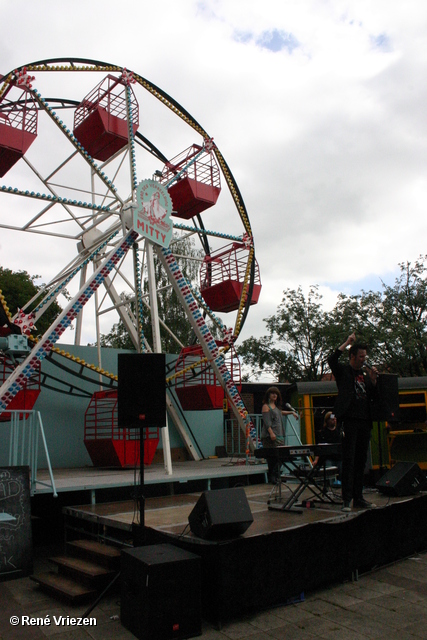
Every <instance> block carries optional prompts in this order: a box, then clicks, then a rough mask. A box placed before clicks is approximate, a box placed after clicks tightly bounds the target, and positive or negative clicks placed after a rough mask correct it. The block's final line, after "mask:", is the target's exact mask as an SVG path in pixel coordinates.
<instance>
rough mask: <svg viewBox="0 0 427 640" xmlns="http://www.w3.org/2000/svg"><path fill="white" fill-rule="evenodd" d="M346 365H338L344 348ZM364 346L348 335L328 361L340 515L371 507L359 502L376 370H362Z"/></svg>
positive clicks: (354, 337)
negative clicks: (337, 438)
mask: <svg viewBox="0 0 427 640" xmlns="http://www.w3.org/2000/svg"><path fill="white" fill-rule="evenodd" d="M349 346H350V349H349V362H348V364H342V363H341V362H339V358H340V356H341V355H342V354H343V353H344V351H345V350H346V349H347V347H349ZM366 349H367V347H366V345H365V344H361V343H357V342H356V335H355V334H354V333H352V334H351V335H350V336H349V337H348V338H347V340H346V341H345V342H344V343H343V344H342V345H341V346H340V347H338V349H336V350H335V351H334V352H333V353H332V354H331V355H330V356H329V358H328V363H329V366H330V367H331V371H332V373H333V375H334V377H335V380H336V383H337V386H338V397H337V400H336V402H335V406H334V413H335V415H336V416H337V419H338V421H339V422H340V424H341V428H342V476H341V482H342V498H343V507H342V510H343V511H351V501H352V500H353V506H354V507H363V508H365V509H367V508H371V507H374V506H375V505H373V504H371V503H370V502H368V501H367V500H365V499H364V498H363V473H364V469H365V464H366V459H367V455H368V447H369V441H370V438H371V430H372V418H371V403H372V400H373V399H374V398H375V396H376V394H377V377H378V372H377V371H376V369H372V368H369V369H368V370H366V369H365V368H364V364H365V359H366Z"/></svg>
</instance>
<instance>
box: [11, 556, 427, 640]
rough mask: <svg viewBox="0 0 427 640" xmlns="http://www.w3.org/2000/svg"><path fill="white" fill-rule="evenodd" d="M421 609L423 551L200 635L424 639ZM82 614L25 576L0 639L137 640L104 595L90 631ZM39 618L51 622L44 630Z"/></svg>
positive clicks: (424, 600) (426, 579)
mask: <svg viewBox="0 0 427 640" xmlns="http://www.w3.org/2000/svg"><path fill="white" fill-rule="evenodd" d="M46 553H47V550H45V551H42V550H38V551H37V550H36V559H35V567H34V570H35V572H38V571H41V570H43V568H44V566H45V564H46V559H45V557H46ZM273 588H274V587H273ZM426 605H427V553H425V554H421V555H417V556H413V557H411V558H408V559H406V560H402V561H400V562H399V563H396V564H393V565H390V566H389V567H384V568H382V569H379V570H377V571H375V572H372V573H369V574H366V575H363V576H360V577H359V580H358V581H357V582H352V583H345V584H339V585H333V586H331V587H330V588H328V589H323V590H321V591H317V592H315V593H310V594H305V601H304V602H300V603H298V604H294V605H289V606H284V607H276V608H274V609H271V610H269V611H264V612H262V613H256V614H254V615H249V616H244V617H237V618H236V620H234V621H233V622H229V623H227V624H224V625H223V627H222V629H221V630H218V629H215V628H213V627H212V626H210V625H209V624H207V623H203V634H202V636H201V637H202V638H203V640H227V639H229V640H246V639H248V640H271V639H274V638H278V639H280V640H282V639H283V640H294V639H295V640H305V639H307V640H311V639H313V638H323V639H325V640H326V639H328V640H353V639H354V640H356V639H357V640H365V639H367V638H369V639H374V638H378V639H380V638H384V639H387V640H393V639H394V638H396V639H398V640H409V639H410V638H418V639H419V638H422V639H423V640H425V639H426V638H427V606H426ZM86 609H87V606H80V607H70V606H66V605H64V604H61V603H59V602H58V601H56V600H54V599H52V598H50V597H49V596H47V595H45V594H44V593H43V592H42V591H40V590H39V588H38V587H37V586H36V585H35V583H34V582H32V581H31V580H30V579H29V578H23V579H20V580H14V581H9V582H3V583H0V640H9V639H18V638H25V639H27V638H28V639H29V640H31V639H33V638H34V639H37V638H38V639H45V638H46V637H53V638H55V637H58V639H60V640H71V639H73V640H78V639H82V640H88V639H92V640H104V639H105V640H107V639H108V640H109V639H110V638H114V639H123V640H132V638H134V636H133V635H132V634H131V633H129V632H128V631H127V630H126V629H125V628H124V627H123V626H122V625H121V623H120V600H119V596H118V595H110V596H107V597H105V598H104V599H103V600H102V601H101V603H100V604H99V605H98V607H96V608H95V609H94V610H93V611H92V613H91V614H90V617H91V618H92V619H93V625H92V626H86V627H83V626H73V624H72V618H77V617H78V616H81V615H82V613H84V612H85V611H86ZM12 616H17V617H18V620H19V624H18V625H16V626H13V625H12V624H11V617H12ZM23 616H28V618H25V617H24V618H23ZM61 616H62V618H61ZM31 618H38V619H39V624H38V625H29V624H25V625H23V624H22V622H23V621H24V622H25V621H27V620H30V619H31ZM42 620H43V621H46V620H49V621H50V622H51V624H50V625H46V624H43V625H42V624H41V622H40V621H42ZM95 623H96V624H95Z"/></svg>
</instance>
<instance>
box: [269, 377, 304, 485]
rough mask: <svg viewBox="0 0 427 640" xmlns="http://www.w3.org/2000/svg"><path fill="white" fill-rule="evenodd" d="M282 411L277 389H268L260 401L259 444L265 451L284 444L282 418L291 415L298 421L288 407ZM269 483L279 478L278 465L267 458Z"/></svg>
mask: <svg viewBox="0 0 427 640" xmlns="http://www.w3.org/2000/svg"><path fill="white" fill-rule="evenodd" d="M285 406H286V407H287V409H286V410H284V409H282V396H281V393H280V391H279V389H278V388H277V387H270V388H269V389H267V391H266V392H265V395H264V398H263V401H262V429H261V442H262V446H263V447H264V448H266V449H272V448H274V447H279V446H280V445H284V444H285V435H286V434H285V429H284V427H283V421H282V416H288V415H293V416H294V417H295V418H296V419H297V420H298V417H299V416H298V414H297V412H296V411H294V410H293V408H292V407H291V406H290V405H288V404H287V405H285ZM267 464H268V479H269V482H272V483H273V484H276V482H277V481H278V480H279V476H280V463H279V462H278V461H276V460H271V459H270V458H267Z"/></svg>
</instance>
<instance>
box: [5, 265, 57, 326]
mask: <svg viewBox="0 0 427 640" xmlns="http://www.w3.org/2000/svg"><path fill="white" fill-rule="evenodd" d="M39 278H40V276H37V275H35V276H30V274H29V273H27V271H11V270H10V269H5V268H4V267H0V290H1V292H2V294H3V297H4V298H5V300H6V304H7V306H8V307H9V311H10V313H11V315H12V316H14V315H15V314H16V313H17V311H18V309H22V308H23V307H25V305H26V304H27V302H28V301H29V300H31V299H32V298H33V297H34V296H36V298H35V300H34V301H33V303H32V304H31V305H30V307H25V312H26V313H29V312H30V311H32V310H33V309H34V308H35V307H36V306H37V304H38V303H39V302H40V300H41V299H42V294H41V293H40V295H39V296H38V297H37V294H38V293H39V292H40V291H41V289H42V285H37V284H36V283H35V281H36V280H38V279H39ZM61 311H62V308H61V307H60V306H59V304H58V303H57V302H52V304H50V306H49V307H46V311H45V312H44V314H43V315H42V316H41V317H40V318H39V319H38V320H37V323H36V331H35V333H37V335H42V334H43V333H45V331H46V330H47V329H48V328H49V327H50V325H51V324H52V323H53V322H54V320H55V319H56V318H57V317H58V315H59V314H60V313H61Z"/></svg>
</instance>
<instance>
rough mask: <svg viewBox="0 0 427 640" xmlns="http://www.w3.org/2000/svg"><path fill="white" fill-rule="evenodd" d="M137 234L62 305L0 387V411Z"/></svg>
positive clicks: (126, 239)
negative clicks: (37, 340)
mask: <svg viewBox="0 0 427 640" xmlns="http://www.w3.org/2000/svg"><path fill="white" fill-rule="evenodd" d="M137 237H138V234H137V233H136V231H134V230H133V229H131V230H130V231H128V233H127V234H126V235H125V236H124V238H122V240H121V241H120V242H119V243H118V245H117V246H116V247H115V248H114V249H113V250H112V251H111V252H110V253H109V254H108V255H107V256H106V258H105V259H104V260H103V261H102V262H101V264H100V265H99V267H98V268H97V269H96V271H95V272H94V273H93V274H92V276H91V277H90V278H89V279H88V280H87V281H86V283H85V285H84V287H83V288H82V289H80V291H79V292H78V293H77V294H76V295H75V296H74V298H73V299H72V300H71V301H70V302H69V304H68V305H67V306H66V307H65V309H64V310H63V311H62V313H61V314H60V315H59V316H58V318H57V319H56V320H55V322H54V323H53V324H52V325H51V327H50V328H49V329H48V330H47V331H46V333H45V334H44V335H43V337H42V338H41V340H40V341H39V342H38V343H37V344H36V346H35V347H34V349H33V350H32V351H31V353H30V354H29V355H28V356H27V358H26V359H25V360H24V361H23V362H22V363H21V364H20V365H19V366H18V367H17V368H16V369H15V370H14V371H13V373H12V374H11V375H10V376H9V377H8V378H7V380H6V381H5V382H4V384H3V385H2V386H1V387H0V411H4V410H6V409H7V407H8V406H9V404H10V402H11V401H12V400H13V398H14V397H15V396H16V394H17V393H18V391H20V390H21V389H22V388H23V386H24V384H25V382H26V381H27V380H28V379H29V377H30V376H31V374H32V372H33V370H34V368H35V367H36V366H38V364H39V363H40V361H41V360H43V359H44V358H45V357H46V356H47V355H48V353H49V352H50V351H51V349H52V347H53V346H54V345H55V343H56V341H57V340H58V339H59V338H60V337H61V335H62V334H63V333H64V331H65V330H66V329H67V328H68V327H69V326H70V325H71V323H72V321H73V320H74V319H75V318H76V316H77V314H78V313H79V311H80V310H81V309H82V308H83V307H84V305H85V304H86V303H87V301H88V300H89V299H90V298H91V297H92V295H93V294H94V292H95V291H96V290H97V289H98V288H99V286H100V284H101V283H102V282H103V280H104V279H105V277H106V276H107V275H108V274H109V273H110V272H111V271H112V269H113V268H114V266H115V264H117V262H118V261H119V260H120V259H121V257H122V256H123V255H124V254H125V253H126V252H127V251H128V250H129V248H130V247H131V246H132V245H133V243H134V242H135V240H136V238H137Z"/></svg>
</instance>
